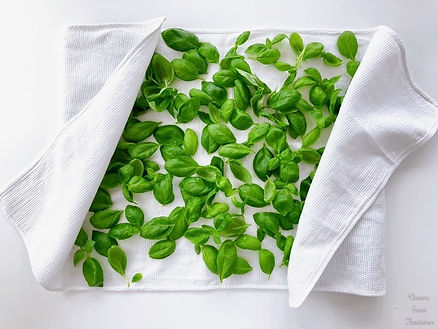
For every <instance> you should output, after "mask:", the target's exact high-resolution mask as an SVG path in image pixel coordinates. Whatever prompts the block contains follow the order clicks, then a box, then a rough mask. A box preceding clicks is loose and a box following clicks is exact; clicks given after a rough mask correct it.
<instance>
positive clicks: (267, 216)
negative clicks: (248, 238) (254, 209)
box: [253, 212, 283, 237]
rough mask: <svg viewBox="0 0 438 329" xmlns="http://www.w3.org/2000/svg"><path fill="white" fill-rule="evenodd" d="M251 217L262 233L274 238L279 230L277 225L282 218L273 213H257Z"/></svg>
mask: <svg viewBox="0 0 438 329" xmlns="http://www.w3.org/2000/svg"><path fill="white" fill-rule="evenodd" d="M253 217H254V221H255V222H256V224H257V225H258V226H259V227H260V229H261V230H262V231H263V232H264V233H266V234H268V235H269V236H271V237H274V236H275V235H276V234H277V233H278V231H279V229H280V226H279V223H280V220H281V218H282V217H283V216H281V215H280V214H277V213H273V212H259V213H255V214H254V215H253Z"/></svg>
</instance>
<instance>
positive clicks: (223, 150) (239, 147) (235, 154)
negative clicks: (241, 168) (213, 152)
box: [218, 143, 252, 159]
mask: <svg viewBox="0 0 438 329" xmlns="http://www.w3.org/2000/svg"><path fill="white" fill-rule="evenodd" d="M218 152H219V155H221V156H224V157H227V158H229V159H241V158H244V157H246V156H247V155H248V154H250V153H251V152H252V150H251V149H250V148H249V147H248V146H245V145H243V144H237V143H230V144H226V145H222V146H221V147H220V148H219V151H218Z"/></svg>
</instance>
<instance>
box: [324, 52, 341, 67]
mask: <svg viewBox="0 0 438 329" xmlns="http://www.w3.org/2000/svg"><path fill="white" fill-rule="evenodd" d="M321 57H322V61H323V62H324V64H325V65H328V66H339V65H341V64H342V59H340V58H339V57H336V56H335V55H333V54H332V53H327V52H325V53H322V55H321Z"/></svg>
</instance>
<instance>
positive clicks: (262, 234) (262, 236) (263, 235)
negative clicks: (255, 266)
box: [257, 228, 266, 242]
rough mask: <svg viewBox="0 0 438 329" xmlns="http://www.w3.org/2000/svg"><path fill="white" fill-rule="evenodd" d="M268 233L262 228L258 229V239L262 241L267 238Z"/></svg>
mask: <svg viewBox="0 0 438 329" xmlns="http://www.w3.org/2000/svg"><path fill="white" fill-rule="evenodd" d="M265 236H266V233H265V232H264V231H263V230H262V229H261V228H258V229H257V239H258V240H259V241H260V242H262V241H263V240H264V239H265Z"/></svg>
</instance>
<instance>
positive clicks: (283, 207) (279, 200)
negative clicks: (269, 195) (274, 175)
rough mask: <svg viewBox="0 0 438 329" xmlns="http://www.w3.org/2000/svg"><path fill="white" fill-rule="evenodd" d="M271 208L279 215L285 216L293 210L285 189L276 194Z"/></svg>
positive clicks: (290, 198)
mask: <svg viewBox="0 0 438 329" xmlns="http://www.w3.org/2000/svg"><path fill="white" fill-rule="evenodd" d="M272 206H273V207H274V209H275V210H277V211H278V212H279V213H280V214H281V215H283V216H285V215H287V213H288V212H290V211H292V210H293V209H294V206H295V204H294V200H293V198H292V196H291V195H290V193H289V192H288V191H287V190H286V189H283V190H280V191H278V192H277V195H276V196H275V199H274V201H272Z"/></svg>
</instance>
